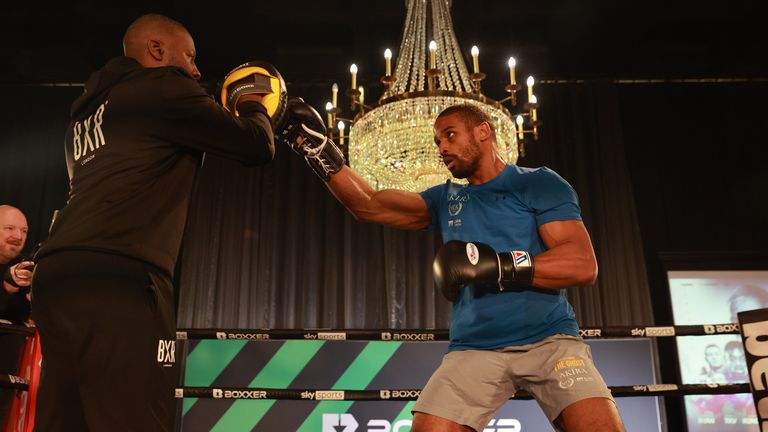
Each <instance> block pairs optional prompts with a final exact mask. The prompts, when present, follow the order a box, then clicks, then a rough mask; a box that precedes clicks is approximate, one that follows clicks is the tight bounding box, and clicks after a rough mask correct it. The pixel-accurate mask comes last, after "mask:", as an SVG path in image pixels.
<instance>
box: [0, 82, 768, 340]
mask: <svg viewBox="0 0 768 432" xmlns="http://www.w3.org/2000/svg"><path fill="white" fill-rule="evenodd" d="M3 90H4V92H5V95H6V100H7V104H6V109H4V112H3V115H2V116H0V149H1V151H0V202H2V203H9V204H12V205H16V206H18V207H20V208H21V209H22V210H23V211H24V212H25V213H26V214H27V217H28V219H29V222H30V229H31V230H30V236H29V240H28V243H27V249H28V250H29V249H31V248H32V247H33V246H34V244H35V243H37V242H38V241H40V240H42V239H43V238H44V236H45V233H46V231H47V227H48V224H49V222H50V218H51V215H52V213H53V210H54V209H56V208H60V207H61V206H63V205H64V203H65V202H66V191H67V178H66V170H65V168H64V163H63V142H62V140H63V132H64V129H65V127H66V124H67V121H68V119H67V117H68V110H69V104H70V103H71V101H72V100H73V99H74V98H75V97H76V96H77V95H78V94H79V93H80V91H81V88H79V87H39V86H11V85H6V86H3ZM538 92H539V93H540V96H541V100H542V101H543V103H542V108H541V118H542V120H543V122H544V123H543V126H542V131H541V140H540V141H539V142H534V143H530V144H529V145H528V147H527V151H528V156H527V157H526V158H524V159H522V160H521V161H520V164H521V165H524V166H539V165H548V166H550V167H552V168H553V169H555V170H556V171H558V172H559V173H560V174H561V175H563V177H565V178H566V179H567V180H568V181H570V182H571V184H573V186H574V188H575V189H576V190H577V192H578V193H579V195H580V198H581V203H582V210H583V216H584V222H585V224H586V225H587V228H588V229H589V231H590V233H591V235H592V239H593V242H594V245H595V250H596V252H597V256H598V261H599V265H600V276H599V280H598V283H597V285H596V286H594V287H591V288H576V289H572V290H570V291H569V297H570V299H571V300H572V302H573V304H574V306H575V307H576V309H577V313H578V316H579V318H580V320H581V323H582V324H583V325H617V324H644V323H651V322H653V320H654V318H655V319H656V320H658V321H659V322H660V323H661V324H666V323H668V322H670V321H671V316H670V315H669V314H668V313H667V312H668V311H666V310H665V309H666V306H664V302H659V299H662V298H666V296H667V293H666V287H665V285H664V281H663V275H659V274H658V272H656V271H654V269H653V268H650V267H653V266H656V267H658V265H659V263H658V255H659V253H660V252H670V251H671V252H680V253H685V252H687V251H694V252H702V251H705V252H723V253H725V254H728V253H733V252H734V251H750V250H752V251H760V250H762V251H764V250H765V246H764V245H765V242H766V241H768V235H767V233H768V230H767V229H766V228H765V220H766V219H767V218H768V205H767V204H766V203H768V200H765V199H764V198H763V196H764V191H765V190H767V189H768V175H766V174H767V173H768V170H767V169H766V168H765V160H766V149H767V148H768V146H765V145H764V142H765V137H764V131H763V129H764V127H763V124H764V120H763V116H764V109H763V104H764V101H765V100H766V97H767V96H768V84H766V83H765V82H731V83H699V84H693V83H647V84H618V85H617V84H613V83H609V82H605V83H601V82H589V83H578V84H544V85H541V86H540V87H539V90H538ZM192 206H193V208H192V211H191V216H190V220H189V225H188V235H187V237H186V240H185V244H184V245H183V248H182V258H181V260H180V262H179V267H178V268H179V275H178V276H179V277H178V285H179V287H180V295H179V299H178V302H179V324H180V325H182V326H205V327H208V326H212V327H219V326H222V327H229V326H231V327H347V328H363V327H399V328H405V327H418V328H428V327H436V328H442V327H446V326H447V323H448V320H449V314H450V307H449V304H448V303H447V302H446V301H444V300H443V299H442V297H441V296H440V295H438V294H437V293H436V292H435V290H434V287H433V282H432V275H431V261H432V256H433V254H434V251H435V248H436V247H437V246H438V245H439V242H440V239H439V236H437V235H435V234H432V233H426V232H410V231H409V232H406V231H398V230H394V229H389V228H384V227H381V226H375V225H371V224H366V223H361V222H357V221H355V220H354V219H353V218H352V217H351V216H350V215H349V214H348V213H347V212H346V210H345V209H343V208H342V206H341V205H339V204H338V203H337V202H336V200H335V199H334V198H333V197H332V196H331V194H330V193H329V192H328V191H327V190H326V188H325V187H324V185H323V184H322V182H320V181H319V180H318V179H317V178H316V177H315V176H314V174H313V173H312V172H311V171H310V170H309V169H308V167H306V166H305V164H304V162H303V161H302V160H301V159H299V158H298V157H297V156H295V155H294V154H293V153H292V152H290V151H289V150H288V149H286V148H284V147H281V146H279V147H278V153H277V157H276V160H275V162H274V163H273V164H271V165H268V166H266V167H260V168H245V167H242V166H240V165H238V164H236V163H231V162H229V161H225V160H221V159H215V158H208V160H207V161H206V163H205V165H204V168H203V170H202V171H201V173H200V177H199V181H198V187H197V190H196V194H195V197H194V200H193V204H192ZM641 227H642V230H641V229H640V228H641ZM641 234H642V235H641ZM642 246H644V250H643V248H642ZM646 266H649V269H648V271H646ZM647 274H650V275H651V283H650V284H649V282H648V277H647V276H646V275H647ZM649 285H651V286H652V287H653V288H652V289H651V290H649ZM650 298H653V299H654V302H653V304H654V310H653V312H654V313H653V314H651V308H650V300H649V299H650Z"/></svg>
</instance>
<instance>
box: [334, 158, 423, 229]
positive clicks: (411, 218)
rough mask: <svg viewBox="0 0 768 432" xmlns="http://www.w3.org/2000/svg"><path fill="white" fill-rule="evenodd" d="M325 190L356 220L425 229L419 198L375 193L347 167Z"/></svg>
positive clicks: (402, 193)
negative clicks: (331, 193)
mask: <svg viewBox="0 0 768 432" xmlns="http://www.w3.org/2000/svg"><path fill="white" fill-rule="evenodd" d="M327 184H328V188H329V189H330V190H331V192H333V194H334V195H335V196H336V198H337V199H338V200H339V201H340V202H341V203H342V204H344V206H345V207H346V208H347V209H348V210H349V211H350V213H352V214H353V215H354V216H355V218H357V219H358V220H362V221H366V222H375V223H380V224H383V225H388V226H392V227H395V228H402V229H421V228H426V227H427V226H428V225H429V223H430V220H431V216H430V214H429V210H428V209H427V204H426V203H425V202H424V199H422V198H421V195H419V194H417V193H415V192H405V191H401V190H396V189H385V190H381V191H375V190H374V189H373V188H372V187H371V186H370V185H369V184H368V182H366V181H365V180H364V179H363V178H362V177H360V176H359V175H358V174H357V173H356V172H355V171H353V170H352V169H351V168H349V167H348V166H344V167H342V169H341V171H339V172H337V173H335V174H333V175H331V178H330V180H329V181H328V183H327Z"/></svg>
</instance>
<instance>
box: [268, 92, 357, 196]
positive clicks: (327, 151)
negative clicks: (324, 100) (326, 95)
mask: <svg viewBox="0 0 768 432" xmlns="http://www.w3.org/2000/svg"><path fill="white" fill-rule="evenodd" d="M326 133H327V130H326V128H325V123H323V118H322V117H320V114H318V112H317V111H315V109H314V108H312V106H310V105H309V104H307V103H306V102H304V101H303V100H302V99H301V98H295V99H291V100H290V101H289V102H288V107H287V109H286V113H285V121H284V122H283V123H282V124H281V125H279V126H278V127H277V128H276V129H275V135H276V136H277V137H278V138H279V139H281V140H283V141H285V142H286V143H287V144H288V145H289V146H291V148H292V149H293V150H294V151H295V152H296V153H298V154H300V155H302V156H304V159H305V160H306V161H307V163H308V164H309V166H310V167H312V169H313V170H314V171H315V173H316V174H317V175H318V176H319V177H320V178H321V179H323V180H324V181H328V180H329V179H330V177H331V174H334V173H337V172H339V170H341V168H342V167H343V166H344V154H343V153H342V152H341V150H339V148H338V147H337V146H336V144H335V143H334V142H333V141H332V140H331V139H330V138H328V136H326ZM299 137H301V140H300V141H301V142H300V143H299Z"/></svg>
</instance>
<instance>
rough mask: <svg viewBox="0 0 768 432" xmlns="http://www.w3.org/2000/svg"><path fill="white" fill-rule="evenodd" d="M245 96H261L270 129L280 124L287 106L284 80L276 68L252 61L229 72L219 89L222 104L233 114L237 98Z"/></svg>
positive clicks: (235, 112)
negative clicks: (269, 121)
mask: <svg viewBox="0 0 768 432" xmlns="http://www.w3.org/2000/svg"><path fill="white" fill-rule="evenodd" d="M247 94H260V95H263V97H262V99H261V104H262V105H264V108H266V109H267V115H268V116H269V117H270V120H271V123H272V128H275V127H276V126H277V125H278V124H280V123H281V122H282V121H283V116H284V115H285V108H286V106H287V103H288V92H287V90H286V87H285V81H283V77H282V76H281V75H280V72H278V71H277V68H275V67H274V66H272V65H271V64H269V63H267V62H262V61H252V62H248V63H243V64H241V65H240V66H238V67H236V68H234V69H232V70H231V71H230V72H229V73H228V74H227V76H226V77H224V84H222V86H221V104H222V105H223V106H224V108H226V109H227V110H229V111H230V112H232V113H234V114H235V115H239V113H238V112H237V103H238V100H239V99H240V96H243V95H247Z"/></svg>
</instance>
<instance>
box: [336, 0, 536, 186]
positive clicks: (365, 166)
mask: <svg viewBox="0 0 768 432" xmlns="http://www.w3.org/2000/svg"><path fill="white" fill-rule="evenodd" d="M407 7H408V11H407V14H406V21H405V25H404V29H403V38H402V40H401V42H400V48H399V50H398V53H397V61H396V64H395V69H394V71H393V70H392V62H391V61H392V55H393V53H392V50H390V49H389V48H387V49H386V50H385V51H384V76H383V77H381V79H380V80H379V81H380V82H381V83H382V84H383V86H384V91H383V92H382V94H381V97H380V98H379V99H378V101H376V102H375V103H372V105H371V106H368V105H365V91H364V89H363V87H362V86H359V87H358V84H357V73H358V67H357V65H355V64H352V65H351V66H350V68H349V72H350V73H351V83H350V86H349V87H348V91H347V95H348V96H349V100H350V108H351V113H350V115H348V116H346V118H342V116H341V109H340V108H339V107H338V105H337V93H338V86H337V85H336V84H334V85H333V88H332V102H329V103H327V104H326V111H327V116H328V124H329V126H330V127H333V125H336V128H335V129H331V130H329V133H330V134H331V136H332V137H338V138H339V144H343V143H344V139H345V138H348V146H347V147H345V148H344V150H345V151H346V152H347V153H348V160H349V164H350V166H351V167H353V168H354V169H355V170H356V171H357V172H358V173H359V174H360V175H361V176H362V177H363V178H365V179H366V180H368V181H369V182H370V183H371V184H372V185H373V186H374V187H375V188H376V189H378V190H381V189H387V188H395V189H401V190H408V191H414V192H419V191H422V190H424V189H427V188H428V187H431V186H434V185H436V184H439V183H442V182H444V181H445V180H446V179H451V174H450V172H449V171H448V169H447V168H446V167H445V165H444V164H443V162H442V159H441V158H440V155H439V154H438V152H437V150H436V149H435V144H434V135H433V134H434V131H433V125H434V121H435V119H436V118H437V115H438V114H439V113H440V112H441V111H442V110H443V109H445V108H447V107H449V106H451V105H455V104H461V103H467V104H472V105H475V106H477V107H479V108H480V109H482V110H483V111H485V112H486V113H487V114H488V115H489V117H490V118H491V119H492V123H493V127H494V129H495V130H496V138H497V151H498V154H499V156H500V157H501V158H502V159H503V160H504V161H506V162H509V163H516V162H517V159H518V156H524V137H525V134H531V136H532V137H533V139H534V140H536V139H538V124H539V123H538V118H537V116H538V114H537V112H536V109H537V108H538V104H537V103H536V96H535V95H534V94H533V84H534V79H533V77H528V79H527V81H526V84H527V86H528V101H527V103H526V104H525V105H524V106H523V107H522V110H521V112H519V113H517V114H515V115H513V114H512V113H511V112H510V109H508V108H507V107H506V106H504V103H506V102H509V105H510V106H511V108H512V109H513V110H515V109H516V108H517V92H518V91H520V90H521V89H522V86H520V85H519V84H518V83H517V82H516V78H515V68H516V66H517V62H516V60H515V58H514V57H509V60H508V62H507V66H508V67H509V84H508V85H507V86H506V87H505V90H506V92H507V93H509V96H507V97H506V98H504V99H501V100H499V101H496V100H493V99H491V98H489V97H487V96H485V95H484V94H483V92H482V87H481V83H482V81H483V80H484V79H485V77H486V75H485V74H484V73H482V72H480V50H479V48H478V47H477V46H473V47H472V48H471V50H470V55H471V56H472V73H471V74H470V73H469V71H468V70H467V66H466V64H465V62H464V58H463V55H462V51H461V49H460V48H459V44H458V41H457V39H456V35H455V34H454V31H453V22H452V20H451V15H450V0H407ZM513 119H515V121H513ZM345 121H346V122H347V123H348V125H347V126H348V134H347V137H345V136H344V132H345V130H344V129H345ZM526 127H527V129H526ZM452 180H453V181H457V182H461V181H460V180H456V179H452Z"/></svg>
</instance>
